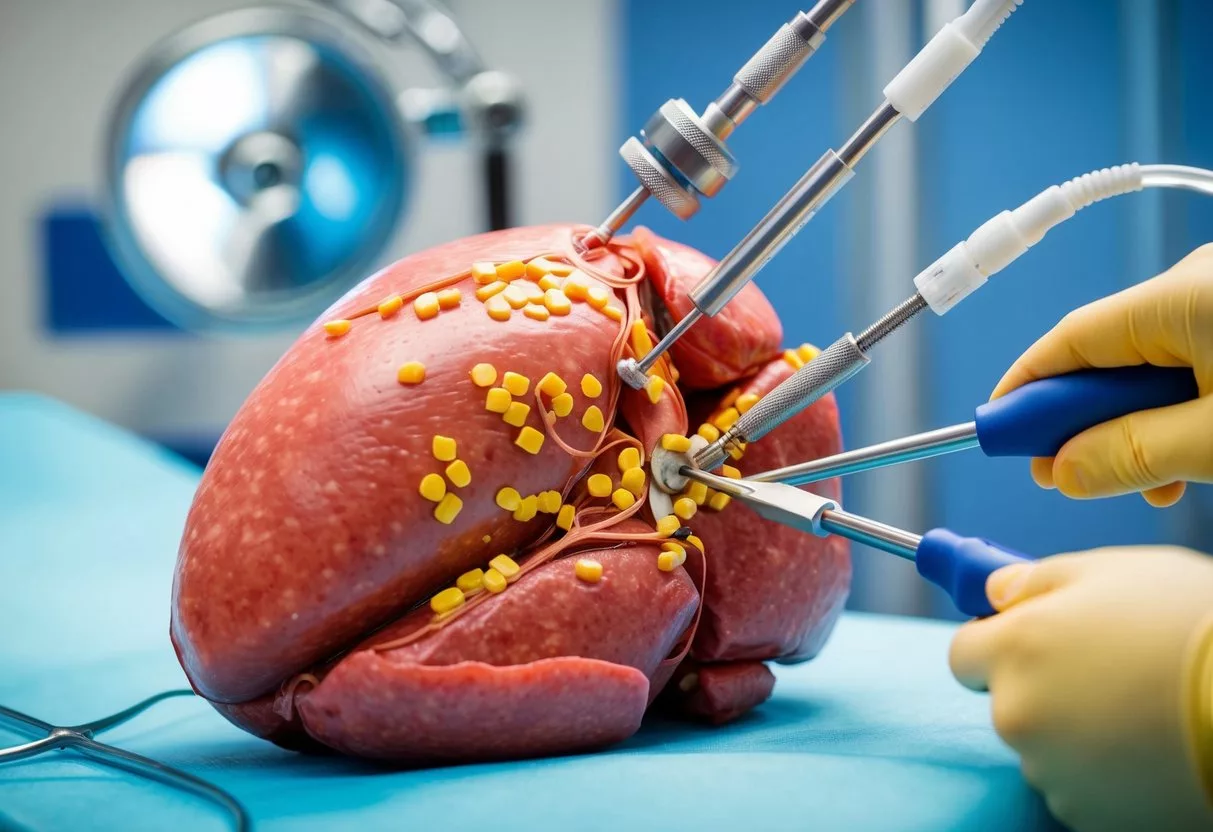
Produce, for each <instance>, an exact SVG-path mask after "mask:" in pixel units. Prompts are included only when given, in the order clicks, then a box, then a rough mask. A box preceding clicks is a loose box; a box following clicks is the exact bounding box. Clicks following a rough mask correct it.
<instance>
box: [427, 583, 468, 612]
mask: <svg viewBox="0 0 1213 832" xmlns="http://www.w3.org/2000/svg"><path fill="white" fill-rule="evenodd" d="M464 600H465V599H464V597H463V590H462V589H460V588H459V587H457V586H452V587H447V588H446V589H444V590H442V592H439V593H438V594H437V595H435V596H434V597H433V598H431V599H430V609H432V610H433V611H434V612H436V613H438V614H439V615H442V614H443V613H444V612H450V611H451V610H456V609H459V608H460V607H462V606H463V602H464Z"/></svg>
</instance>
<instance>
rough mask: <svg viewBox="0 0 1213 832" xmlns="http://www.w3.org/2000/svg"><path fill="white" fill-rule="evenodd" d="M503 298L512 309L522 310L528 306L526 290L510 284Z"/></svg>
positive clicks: (502, 294)
mask: <svg viewBox="0 0 1213 832" xmlns="http://www.w3.org/2000/svg"><path fill="white" fill-rule="evenodd" d="M501 296H502V297H503V298H505V302H506V303H508V304H509V305H510V308H511V309H521V308H522V307H524V306H526V290H524V289H523V288H522V287H521V286H517V285H515V284H510V286H509V287H508V288H506V290H505V291H504V292H502V293H501Z"/></svg>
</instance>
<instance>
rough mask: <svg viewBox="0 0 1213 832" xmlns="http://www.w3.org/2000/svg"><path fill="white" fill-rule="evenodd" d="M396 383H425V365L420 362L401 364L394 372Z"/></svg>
mask: <svg viewBox="0 0 1213 832" xmlns="http://www.w3.org/2000/svg"><path fill="white" fill-rule="evenodd" d="M396 381H398V382H400V383H401V384H420V383H421V382H423V381H425V365H424V364H422V363H421V362H420V361H409V362H408V363H407V364H401V365H400V369H399V370H397V371H396Z"/></svg>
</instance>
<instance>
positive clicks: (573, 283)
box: [560, 272, 590, 300]
mask: <svg viewBox="0 0 1213 832" xmlns="http://www.w3.org/2000/svg"><path fill="white" fill-rule="evenodd" d="M560 288H561V289H562V290H563V291H564V296H565V297H566V298H568V299H569V300H586V299H587V298H588V297H589V294H590V282H589V281H588V280H586V278H585V275H583V274H581V273H580V272H577V273H575V274H573V275H570V276H569V278H568V280H566V281H565V282H564V285H563V286H561V287H560Z"/></svg>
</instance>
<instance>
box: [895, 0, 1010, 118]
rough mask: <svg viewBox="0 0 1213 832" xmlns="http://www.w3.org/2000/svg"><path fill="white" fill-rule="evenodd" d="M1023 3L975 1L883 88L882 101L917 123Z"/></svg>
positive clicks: (941, 30)
mask: <svg viewBox="0 0 1213 832" xmlns="http://www.w3.org/2000/svg"><path fill="white" fill-rule="evenodd" d="M1022 3H1023V0H977V2H975V3H974V4H973V5H972V6H970V7H969V9H968V11H966V12H965V13H964V14H962V15H961V16H960V17H958V18H956V19H955V20H953V21H951V22H950V23H948V24H946V25H945V26H944V27H943V28H942V29H940V30H939V31H938V32H936V33H935V36H934V37H932V38H931V39H930V40H929V41H927V45H926V46H924V47H923V48H922V49H921V50H919V52H918V54H917V55H915V56H914V58H913V60H911V61H910V62H909V63H908V64H906V65H905V67H904V68H903V69H902V70H901V72H899V73H897V76H896V77H895V78H894V79H893V80H892V81H890V82H889V83H888V85H887V86H886V87H885V88H884V97H885V100H886V101H888V102H889V103H890V104H892V105H893V107H894V108H895V109H896V110H897V112H899V113H901V114H902V115H903V116H905V117H906V118H908V119H909V120H910V121H917V120H918V117H919V116H921V115H922V114H923V113H925V112H926V110H927V108H928V107H930V106H931V105H932V104H933V103H935V99H937V98H939V96H941V95H943V91H944V90H946V89H947V88H948V87H949V86H951V84H952V82H953V81H955V80H956V78H957V77H958V76H959V75H960V73H962V72H964V71H965V69H966V68H967V67H968V66H969V64H971V63H973V59H974V58H976V57H977V56H978V55H979V54H981V49H982V47H984V46H985V45H986V42H987V41H989V39H990V36H991V35H993V34H994V32H995V31H997V29H998V27H999V26H1001V25H1002V24H1003V21H1005V20H1006V19H1007V18H1008V17H1010V16H1011V13H1012V12H1013V11H1015V9H1017V8H1019V6H1020V5H1021V4H1022Z"/></svg>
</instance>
